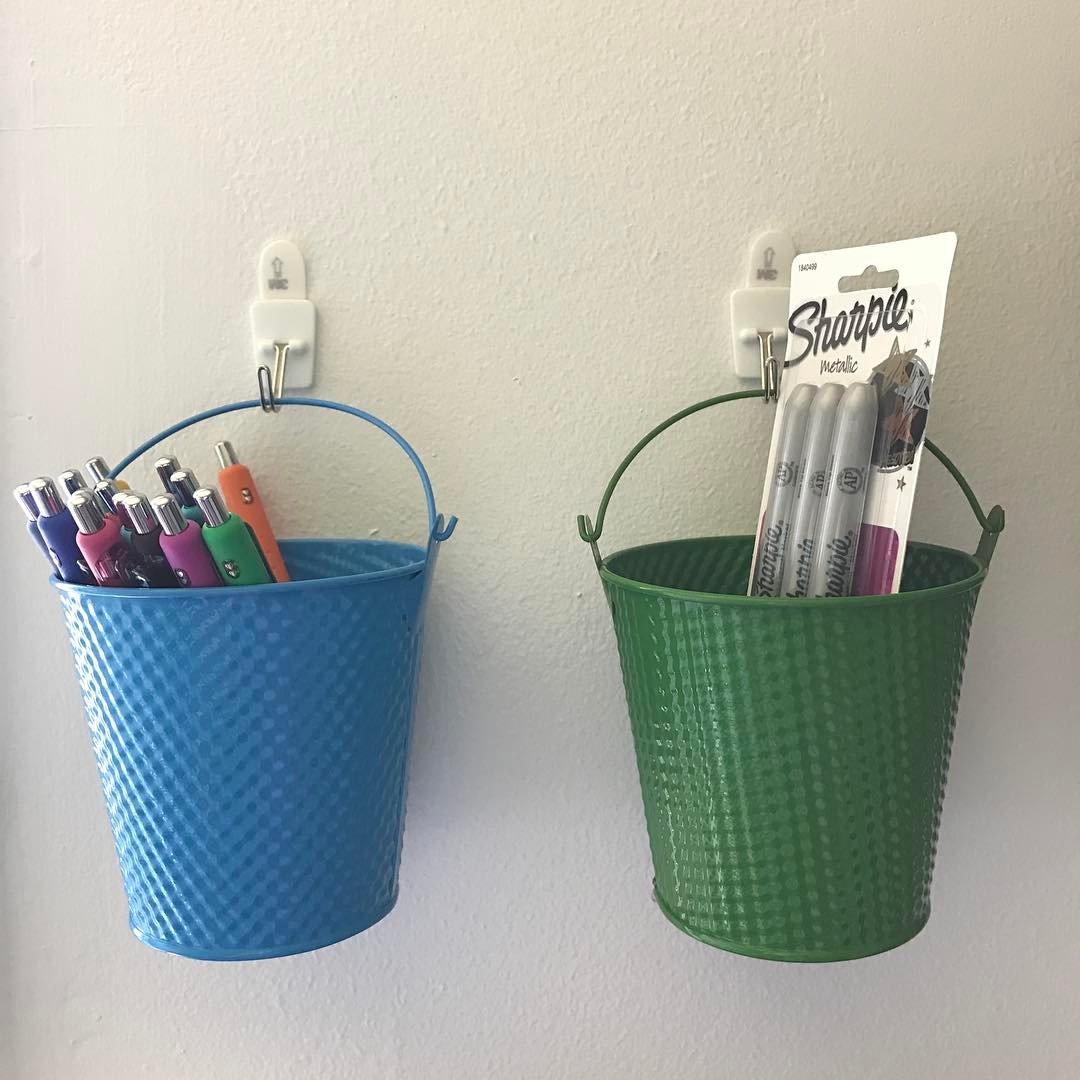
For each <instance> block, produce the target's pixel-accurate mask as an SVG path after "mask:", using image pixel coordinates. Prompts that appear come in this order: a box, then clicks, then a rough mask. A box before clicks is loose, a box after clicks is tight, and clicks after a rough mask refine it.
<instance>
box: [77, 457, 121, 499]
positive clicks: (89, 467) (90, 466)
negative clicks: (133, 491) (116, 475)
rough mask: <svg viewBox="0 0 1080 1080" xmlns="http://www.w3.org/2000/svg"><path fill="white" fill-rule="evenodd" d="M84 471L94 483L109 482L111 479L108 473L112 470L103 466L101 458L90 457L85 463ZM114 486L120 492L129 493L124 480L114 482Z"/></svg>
mask: <svg viewBox="0 0 1080 1080" xmlns="http://www.w3.org/2000/svg"><path fill="white" fill-rule="evenodd" d="M86 471H87V472H88V473H89V474H90V475H91V476H92V477H93V478H94V480H95V481H100V480H109V479H111V476H110V473H111V472H112V470H111V469H110V468H109V466H108V465H106V464H105V459H104V458H103V457H92V458H91V459H90V460H89V461H88V462H87V463H86ZM115 483H116V486H117V487H118V488H119V489H120V490H121V491H129V490H130V488H129V487H128V482H127V481H126V480H116V481H115Z"/></svg>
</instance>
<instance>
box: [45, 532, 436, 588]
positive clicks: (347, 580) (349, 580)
mask: <svg viewBox="0 0 1080 1080" xmlns="http://www.w3.org/2000/svg"><path fill="white" fill-rule="evenodd" d="M358 543H359V544H368V543H374V544H380V545H382V546H384V547H396V548H403V549H404V550H405V551H407V552H413V553H415V555H416V560H415V561H414V562H409V563H404V564H402V565H401V566H392V567H390V568H389V569H387V570H371V571H368V572H366V573H363V574H337V575H335V576H333V577H323V578H310V579H306V580H302V581H271V582H268V583H267V584H265V585H244V586H241V587H240V589H239V590H238V589H237V588H235V587H234V588H230V587H228V586H224V585H214V586H209V587H206V588H188V589H181V588H179V587H178V588H175V589H118V588H112V587H108V586H104V585H78V584H75V583H74V582H71V581H62V580H61V579H60V578H59V577H57V576H56V575H55V574H54V575H53V576H52V577H51V578H49V584H50V585H52V587H53V588H54V589H56V590H57V591H59V592H62V593H67V594H69V595H71V596H79V597H90V598H93V599H102V600H104V599H122V600H141V601H144V602H146V601H158V600H161V601H164V602H166V603H178V602H179V601H181V600H184V599H190V598H192V597H198V598H199V599H210V598H213V597H221V599H222V600H224V599H226V598H228V597H231V598H234V599H235V598H236V593H237V591H242V595H243V596H245V597H248V596H255V595H260V596H261V595H263V594H264V593H265V591H266V590H267V589H273V590H274V595H275V596H280V595H282V591H283V590H285V589H288V590H290V591H291V592H296V591H298V590H302V589H326V588H340V587H341V586H343V585H366V584H368V583H372V584H374V583H376V582H382V581H391V580H393V579H396V578H405V577H416V576H418V575H420V574H423V573H424V571H425V570H426V569H427V561H428V560H427V551H426V550H425V549H424V548H422V547H421V546H420V545H419V544H409V543H406V542H404V541H402V540H362V539H357V538H351V537H341V536H334V537H303V538H301V539H296V540H282V541H281V544H282V545H286V544H287V545H289V546H290V547H297V546H299V547H302V546H306V545H308V544H358Z"/></svg>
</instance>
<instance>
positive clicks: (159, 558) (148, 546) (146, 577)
mask: <svg viewBox="0 0 1080 1080" xmlns="http://www.w3.org/2000/svg"><path fill="white" fill-rule="evenodd" d="M117 502H118V504H119V505H120V506H121V507H123V509H124V511H126V512H127V516H128V518H129V520H130V521H131V550H132V552H133V553H134V555H135V556H136V560H135V561H136V565H134V566H133V567H132V577H134V578H136V579H138V578H139V577H141V578H142V579H143V581H140V582H139V584H143V582H145V587H147V588H151V589H169V588H173V587H175V585H176V584H177V581H176V575H175V574H174V573H173V572H172V567H171V566H170V565H169V560H168V559H166V558H165V553H164V552H163V551H162V550H161V526H160V525H159V524H158V523H157V520H156V519H155V518H154V512H153V510H151V509H150V500H149V499H148V498H147V497H146V496H145V495H142V494H140V493H138V492H134V491H132V492H129V493H128V494H126V495H121V496H120V498H119V499H118V500H117Z"/></svg>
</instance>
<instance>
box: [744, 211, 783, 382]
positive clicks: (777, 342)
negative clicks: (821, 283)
mask: <svg viewBox="0 0 1080 1080" xmlns="http://www.w3.org/2000/svg"><path fill="white" fill-rule="evenodd" d="M794 258H795V244H794V243H793V242H792V239H791V237H790V236H788V234H787V233H785V232H780V231H778V230H773V231H771V232H764V233H762V234H761V235H760V236H758V237H757V238H756V239H755V240H754V242H753V243H752V244H751V245H750V267H749V271H748V273H747V276H746V287H745V288H743V289H736V290H735V291H734V292H732V294H731V365H732V367H733V368H734V371H735V374H736V375H737V376H738V377H739V378H740V379H753V380H755V381H757V380H759V379H760V380H761V386H762V389H763V390H764V391H765V400H766V401H770V400H771V401H775V400H776V394H777V391H778V390H779V386H780V368H781V366H782V364H783V354H784V350H785V348H786V347H787V317H788V293H789V292H790V290H791V263H792V261H793V260H794ZM777 353H778V354H779V357H777Z"/></svg>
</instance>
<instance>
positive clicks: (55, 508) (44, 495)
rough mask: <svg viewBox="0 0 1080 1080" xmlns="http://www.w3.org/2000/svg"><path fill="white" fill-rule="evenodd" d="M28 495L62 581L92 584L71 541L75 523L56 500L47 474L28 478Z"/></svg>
mask: <svg viewBox="0 0 1080 1080" xmlns="http://www.w3.org/2000/svg"><path fill="white" fill-rule="evenodd" d="M30 494H31V495H32V496H33V497H34V505H35V506H36V507H37V512H38V519H37V526H38V529H39V531H40V532H41V538H42V539H43V540H44V541H45V546H46V547H47V548H48V549H49V556H50V557H51V559H52V561H53V565H54V566H55V567H56V572H57V573H58V574H59V575H60V577H61V578H62V579H63V580H64V581H70V582H72V583H73V584H75V585H93V584H94V578H93V576H92V575H91V573H90V568H89V567H88V566H87V565H86V562H85V560H84V559H83V556H82V552H81V551H80V550H79V545H78V544H77V543H76V541H75V537H76V536H78V535H79V529H78V526H77V525H76V524H75V519H74V518H73V517H72V516H71V512H70V511H69V510H68V508H67V507H66V506H64V504H63V503H62V502H61V501H60V496H59V495H58V494H57V492H56V485H55V484H54V483H53V482H52V481H51V480H50V479H49V478H48V477H47V476H39V477H38V478H37V479H36V480H31V481H30Z"/></svg>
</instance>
